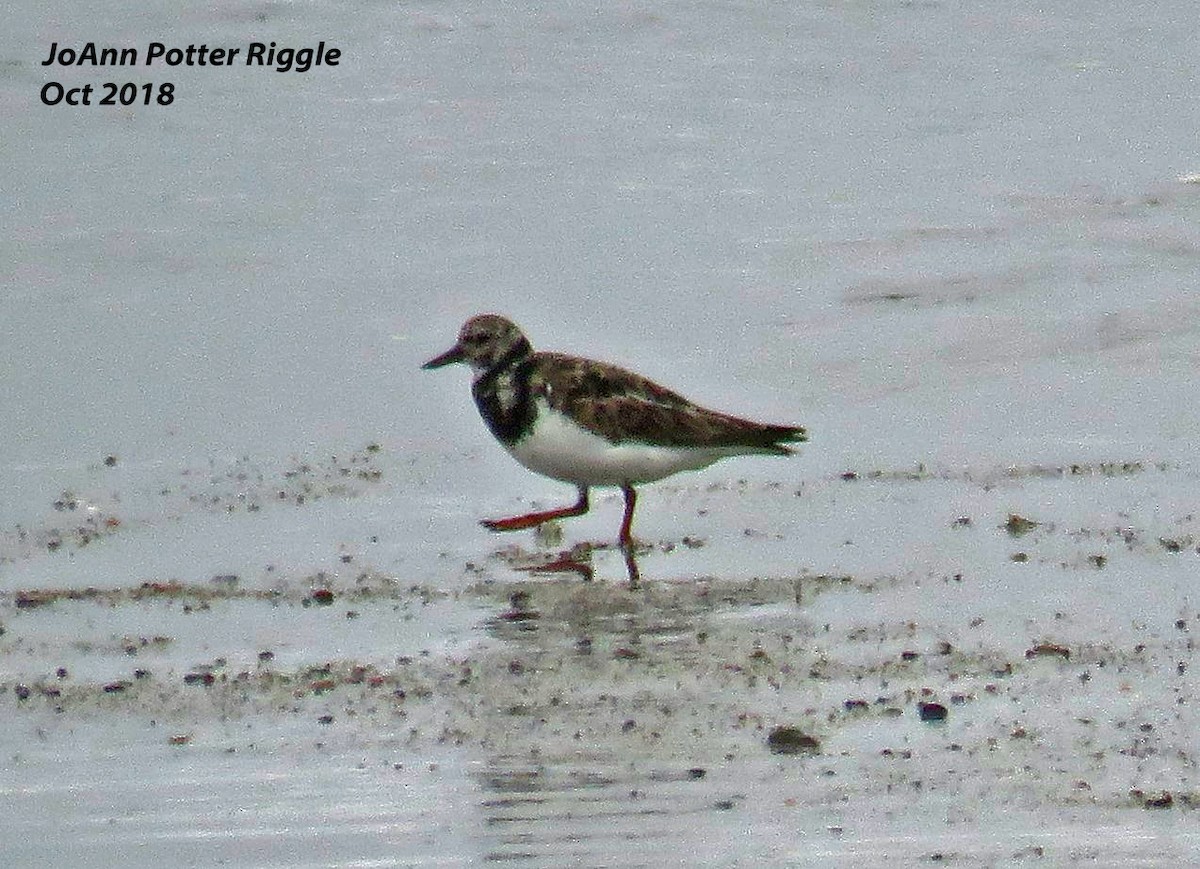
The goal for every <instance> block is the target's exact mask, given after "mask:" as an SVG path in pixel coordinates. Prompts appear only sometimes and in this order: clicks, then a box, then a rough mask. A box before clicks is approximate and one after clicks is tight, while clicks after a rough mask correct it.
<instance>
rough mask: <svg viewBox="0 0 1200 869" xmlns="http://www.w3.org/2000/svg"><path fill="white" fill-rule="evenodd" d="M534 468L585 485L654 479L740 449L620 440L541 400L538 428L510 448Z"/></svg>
mask: <svg viewBox="0 0 1200 869" xmlns="http://www.w3.org/2000/svg"><path fill="white" fill-rule="evenodd" d="M508 451H509V452H510V453H512V456H513V458H515V459H516V460H517V461H518V462H520V463H521V464H522V465H524V466H525V467H527V468H529V470H531V471H535V472H537V473H539V474H544V475H545V476H547V477H552V478H554V479H556V480H563V481H564V482H568V483H575V484H577V485H583V486H620V485H622V484H624V483H649V482H652V481H654V480H661V479H662V478H663V477H667V476H670V475H671V474H674V473H677V472H679V471H690V470H696V469H698V468H705V467H708V466H709V465H711V464H712V463H713V462H715V461H716V460H717V459H720V458H723V457H724V456H728V455H732V454H736V453H737V452H739V451H737V450H727V449H719V448H718V449H711V448H699V447H663V446H654V445H652V444H644V443H638V442H636V441H625V442H624V443H619V444H615V443H612V442H610V441H608V440H605V439H604V438H602V437H600V436H599V435H596V434H593V433H592V432H590V431H588V430H587V429H585V428H583V427H581V426H579V425H578V424H576V423H575V422H574V421H573V420H571V419H570V418H569V417H568V416H566V415H565V414H562V413H560V412H559V411H557V410H553V409H551V408H550V407H549V405H547V404H546V402H545V400H544V399H538V401H537V419H536V421H535V422H534V425H533V430H532V431H530V432H529V433H528V434H527V435H526V436H525V437H523V438H522V439H521V440H519V441H517V442H516V443H515V444H512V445H511V446H508Z"/></svg>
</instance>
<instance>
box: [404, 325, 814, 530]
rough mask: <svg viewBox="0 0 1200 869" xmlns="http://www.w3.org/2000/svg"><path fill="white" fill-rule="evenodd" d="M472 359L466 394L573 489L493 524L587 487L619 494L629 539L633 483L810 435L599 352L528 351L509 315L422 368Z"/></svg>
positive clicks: (545, 517)
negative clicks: (681, 389) (692, 397)
mask: <svg viewBox="0 0 1200 869" xmlns="http://www.w3.org/2000/svg"><path fill="white" fill-rule="evenodd" d="M454 362H465V363H466V364H467V365H469V366H470V367H471V370H472V373H473V376H474V381H473V383H472V386H471V394H472V395H473V396H474V398H475V404H476V406H477V407H478V408H479V413H480V415H481V416H482V417H483V421H484V422H485V423H487V427H488V428H489V429H490V430H491V432H492V434H493V435H495V437H496V439H497V440H498V441H500V443H501V444H502V445H503V446H504V448H505V449H506V450H508V452H509V454H511V455H512V457H513V458H515V459H516V460H517V461H518V462H520V463H521V464H522V465H524V466H525V467H526V468H529V470H531V471H534V472H536V473H539V474H543V475H544V476H547V477H550V478H552V479H555V480H561V481H562V482H564V483H571V484H572V485H574V486H575V487H576V488H577V489H578V491H579V498H578V500H577V501H576V502H575V503H574V504H573V505H572V506H570V507H561V508H558V509H555V510H544V511H540V512H534V513H526V514H524V515H521V516H512V517H510V518H507V519H485V520H483V521H482V523H481V524H483V526H484V527H486V528H489V529H491V530H493V531H518V530H521V529H523V528H534V527H536V526H538V525H541V524H542V523H544V522H549V521H551V520H552V519H562V518H566V517H569V516H580V515H582V514H584V513H586V512H587V511H588V506H589V505H588V490H589V489H590V488H591V487H593V486H616V487H619V488H620V489H621V492H622V493H623V494H624V496H625V515H624V518H623V519H622V521H621V531H620V534H619V535H618V542H619V543H620V545H621V547H622V548H625V549H627V550H628V549H629V548H631V547H632V545H633V535H632V531H631V529H632V526H633V511H634V507H635V506H636V504H637V492H636V491H635V489H634V487H635V486H636V485H640V484H641V483H651V482H654V481H655V480H661V479H662V478H664V477H669V476H670V475H672V474H676V473H678V472H680V471H690V470H697V469H699V468H706V467H708V466H709V465H711V464H712V463H713V462H715V461H717V460H719V459H723V458H727V457H729V456H743V455H777V456H786V455H789V454H791V453H793V452H794V451H795V450H794V449H793V448H792V447H790V446H789V444H795V443H800V442H803V441H805V440H807V437H806V435H805V431H804V429H803V428H802V427H801V426H796V425H769V424H766V423H760V422H753V421H751V420H748V419H742V418H740V417H736V416H730V415H729V414H726V413H720V412H718V411H715V410H708V409H707V408H704V407H701V406H700V405H698V404H695V403H693V402H691V401H688V400H687V399H686V398H684V397H683V396H681V395H679V394H678V393H675V392H672V391H671V390H669V389H666V388H664V387H662V386H659V385H658V384H657V383H655V382H653V381H652V380H649V379H648V378H645V377H642V376H641V375H640V374H635V373H633V372H632V371H626V370H625V369H623V368H618V367H617V366H615V365H610V364H608V363H605V362H596V361H594V360H591V359H581V358H579V357H576V356H567V355H565V354H562V353H547V352H534V350H533V347H532V346H531V345H530V343H529V340H528V339H527V338H526V337H525V335H524V333H522V332H521V330H520V328H519V327H518V326H517V325H516V324H515V323H513V322H512V321H511V320H509V319H507V318H505V317H502V316H500V315H498V314H480V315H478V316H475V317H472V318H471V319H469V320H467V322H466V323H465V324H464V325H463V327H462V329H461V330H460V331H459V333H458V341H457V342H456V343H455V344H454V346H453V347H451V348H450V349H449V350H447V351H446V352H445V353H443V354H441V355H440V356H437V357H435V358H433V359H430V360H429V361H428V362H426V363H425V364H424V365H423V366H421V367H422V368H425V369H430V368H441V367H442V366H444V365H450V364H451V363H454Z"/></svg>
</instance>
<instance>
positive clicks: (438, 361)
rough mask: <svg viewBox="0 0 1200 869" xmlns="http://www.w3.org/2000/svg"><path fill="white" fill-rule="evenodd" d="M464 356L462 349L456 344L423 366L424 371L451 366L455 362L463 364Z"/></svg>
mask: <svg viewBox="0 0 1200 869" xmlns="http://www.w3.org/2000/svg"><path fill="white" fill-rule="evenodd" d="M463 358H464V354H463V351H462V348H461V347H459V346H458V345H457V344H455V345H454V346H453V347H451V348H450V349H449V350H447V351H446V352H445V353H443V354H442V355H441V356H435V357H433V358H432V359H430V360H429V361H428V362H426V363H425V364H424V365H422V366H421V368H422V369H424V370H426V371H428V370H429V369H431V368H441V367H442V366H443V365H451V364H453V363H455V362H462V361H463Z"/></svg>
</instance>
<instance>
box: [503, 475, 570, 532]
mask: <svg viewBox="0 0 1200 869" xmlns="http://www.w3.org/2000/svg"><path fill="white" fill-rule="evenodd" d="M587 511H588V490H587V489H586V488H585V487H583V486H580V487H579V500H578V501H576V502H575V504H574V505H573V506H571V507H560V508H559V509H557V510H543V511H541V512H540V513H526V514H524V515H523V516H511V517H509V518H508V519H483V520H481V521H480V522H479V524H480V525H482V526H483V527H484V528H487V529H488V530H489V531H521V530H523V529H525V528H536V527H537V526H539V525H541V524H543V523H545V522H549V521H550V520H552V519H566V518H567V517H569V516H582V515H583V514H584V513H586V512H587Z"/></svg>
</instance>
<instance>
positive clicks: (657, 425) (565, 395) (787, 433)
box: [530, 353, 806, 455]
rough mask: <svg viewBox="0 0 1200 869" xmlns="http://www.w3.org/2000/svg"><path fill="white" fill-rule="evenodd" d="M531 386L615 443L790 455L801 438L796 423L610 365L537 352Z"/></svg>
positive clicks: (564, 411)
mask: <svg viewBox="0 0 1200 869" xmlns="http://www.w3.org/2000/svg"><path fill="white" fill-rule="evenodd" d="M530 386H531V390H532V392H533V393H534V394H535V395H541V396H543V397H544V398H545V399H546V401H547V402H548V403H549V405H550V407H552V408H554V409H555V410H558V411H560V412H562V413H565V414H566V415H568V416H569V417H571V419H573V420H575V422H577V423H578V424H579V425H581V426H582V427H583V428H585V429H587V430H588V431H591V432H594V433H595V434H598V435H600V436H601V437H604V438H607V439H609V440H611V441H614V442H616V443H623V442H629V441H636V442H639V443H647V444H654V445H656V446H699V447H714V448H721V447H729V448H735V449H736V448H740V447H745V448H747V449H755V450H763V451H764V452H773V453H779V454H781V455H783V454H787V453H790V452H791V450H790V449H788V448H787V447H786V446H784V444H785V443H797V442H800V441H803V440H805V439H806V438H805V433H804V429H803V428H802V427H800V426H784V425H767V424H764V423H758V422H753V421H752V420H748V419H741V418H739V417H736V416H730V415H729V414H725V413H720V412H718V411H715V410H708V409H707V408H703V407H700V406H699V405H697V404H693V403H692V402H690V401H688V400H687V399H686V398H684V397H683V396H682V395H680V394H679V393H677V392H672V391H671V390H669V389H667V388H665V387H662V386H659V385H658V384H657V383H655V382H654V381H652V380H650V379H648V378H646V377H642V376H641V375H640V374H634V373H633V372H632V371H626V370H625V369H623V368H618V367H617V366H615V365H609V364H606V363H603V362H594V361H592V360H590V359H580V358H578V357H575V356H566V355H563V354H560V353H538V354H536V356H535V358H534V370H533V371H532V372H531V378H530Z"/></svg>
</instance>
